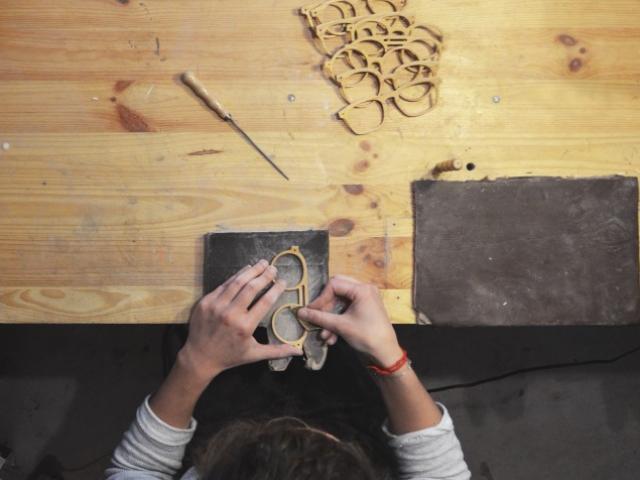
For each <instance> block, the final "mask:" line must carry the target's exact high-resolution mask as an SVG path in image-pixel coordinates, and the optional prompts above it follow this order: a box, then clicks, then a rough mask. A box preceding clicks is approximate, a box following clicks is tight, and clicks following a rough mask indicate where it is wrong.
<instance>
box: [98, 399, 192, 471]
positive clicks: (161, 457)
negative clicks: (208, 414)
mask: <svg viewBox="0 0 640 480" xmlns="http://www.w3.org/2000/svg"><path fill="white" fill-rule="evenodd" d="M195 429H196V421H195V419H193V418H192V419H191V422H190V424H189V427H188V428H186V429H180V428H174V427H172V426H170V425H167V424H166V423H165V422H163V421H162V420H161V419H160V418H158V417H157V416H156V414H155V413H153V410H151V408H150V407H149V397H147V398H146V399H145V401H144V403H143V404H142V405H141V406H140V407H139V408H138V411H137V412H136V418H135V420H134V421H133V423H132V424H131V426H130V427H129V430H127V431H126V432H125V434H124V436H123V438H122V441H121V442H120V445H118V447H117V448H116V450H115V452H114V453H113V456H112V457H111V465H110V466H109V468H107V470H106V472H105V478H106V479H107V480H142V479H145V480H150V479H159V480H171V479H173V478H174V475H175V474H176V472H177V471H178V470H179V469H180V467H181V466H182V457H183V456H184V451H185V448H186V446H187V444H188V443H189V442H190V441H191V438H192V437H193V433H194V432H195Z"/></svg>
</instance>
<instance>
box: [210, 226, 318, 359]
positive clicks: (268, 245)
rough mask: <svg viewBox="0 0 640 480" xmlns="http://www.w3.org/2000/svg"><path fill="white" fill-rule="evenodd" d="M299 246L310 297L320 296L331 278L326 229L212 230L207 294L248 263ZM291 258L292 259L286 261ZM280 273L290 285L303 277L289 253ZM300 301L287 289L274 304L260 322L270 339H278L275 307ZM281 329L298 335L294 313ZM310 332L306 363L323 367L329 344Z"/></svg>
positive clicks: (290, 336) (306, 346) (292, 336)
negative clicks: (272, 324) (274, 328)
mask: <svg viewBox="0 0 640 480" xmlns="http://www.w3.org/2000/svg"><path fill="white" fill-rule="evenodd" d="M294 245H297V246H298V247H300V251H301V253H302V254H303V255H304V257H305V260H306V262H307V269H308V274H309V301H311V300H313V299H314V298H315V297H317V296H318V295H319V294H320V292H321V291H322V288H323V287H324V285H325V284H326V282H327V278H328V262H329V236H328V232H327V231H326V230H307V231H288V232H223V233H209V234H207V235H206V236H205V259H204V277H203V285H204V294H207V293H209V292H211V291H213V290H214V289H215V288H216V287H218V286H219V285H220V284H222V283H223V282H224V281H225V280H226V279H227V278H229V277H230V276H231V275H233V274H234V273H235V272H237V271H238V270H240V269H241V268H242V267H244V266H245V265H248V264H253V263H256V262H258V261H259V260H261V259H263V258H264V259H265V260H268V261H271V259H272V258H273V257H275V256H276V255H277V254H278V253H280V252H282V251H284V250H288V249H289V248H291V247H292V246H294ZM287 260H289V261H287ZM277 267H278V275H279V276H280V277H282V278H285V279H286V280H288V281H290V283H289V284H290V285H293V284H295V283H297V280H298V279H299V278H300V274H301V273H300V265H299V263H298V262H297V261H296V260H295V259H293V258H291V257H290V256H286V257H284V258H283V259H282V261H281V262H278V264H277ZM296 301H297V296H296V292H285V293H284V294H283V295H282V297H280V300H279V301H278V303H277V304H276V305H275V306H274V308H273V309H272V310H271V311H270V312H269V313H268V314H267V315H266V316H265V317H264V319H263V320H262V322H261V325H262V326H264V327H266V328H267V335H268V337H269V341H270V342H271V343H278V340H277V339H276V338H275V336H274V335H273V332H272V331H271V328H270V320H271V314H272V312H273V310H275V309H276V308H278V307H279V306H280V305H282V304H284V303H294V302H296ZM278 326H279V327H278V330H279V331H280V332H281V333H283V334H287V335H286V336H285V338H291V339H295V338H299V336H300V331H299V328H300V327H299V324H298V322H297V320H295V318H293V316H292V317H291V321H290V322H289V323H288V324H284V322H280V323H279V324H278ZM317 333H318V332H311V333H310V334H309V337H310V338H309V339H308V340H307V342H306V343H305V356H306V365H307V367H308V368H310V369H312V370H317V369H319V368H321V367H322V364H323V363H324V361H325V359H326V350H327V349H326V347H325V346H323V345H322V340H321V339H320V338H319V336H318V335H317ZM288 363H289V359H285V360H274V361H271V362H270V366H271V368H272V369H273V370H279V371H280V370H284V369H285V368H287V365H288Z"/></svg>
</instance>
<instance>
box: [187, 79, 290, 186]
mask: <svg viewBox="0 0 640 480" xmlns="http://www.w3.org/2000/svg"><path fill="white" fill-rule="evenodd" d="M182 81H183V82H184V84H185V85H186V86H188V87H189V88H190V89H191V90H193V93H195V94H196V95H197V96H198V97H200V98H201V99H202V101H203V102H204V103H206V104H207V106H208V107H209V108H210V109H211V110H213V111H214V112H216V114H217V115H218V116H219V117H220V118H221V119H222V120H224V121H225V122H229V123H230V124H231V125H232V126H233V127H234V128H235V129H236V130H237V131H238V132H239V133H240V134H241V135H242V136H243V137H244V138H245V139H246V140H247V141H248V142H249V143H250V144H251V145H253V147H254V148H255V149H256V150H257V151H258V152H259V153H260V155H262V156H263V157H264V159H265V160H266V161H267V162H269V164H270V165H271V166H272V167H273V168H275V169H276V171H277V172H278V173H279V174H280V175H282V176H283V177H284V178H285V179H287V180H289V177H287V175H286V174H285V173H284V172H283V171H282V170H280V168H279V167H278V166H277V165H276V164H275V163H274V162H273V160H271V159H270V158H269V155H267V154H266V153H265V152H264V150H262V149H261V148H260V147H259V146H258V145H257V144H256V142H254V141H253V140H252V139H251V137H250V136H249V135H247V133H246V132H245V131H244V130H242V128H240V126H239V125H238V124H237V123H236V121H235V120H234V119H233V117H232V116H231V113H229V112H228V111H227V109H225V108H224V107H223V106H222V103H220V101H219V100H218V99H216V98H215V97H213V96H212V95H211V94H210V93H209V92H208V91H207V89H206V88H204V85H202V83H201V82H200V80H198V79H197V78H196V76H195V75H194V74H193V72H184V73H183V74H182Z"/></svg>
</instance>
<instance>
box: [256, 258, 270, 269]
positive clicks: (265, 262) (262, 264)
mask: <svg viewBox="0 0 640 480" xmlns="http://www.w3.org/2000/svg"><path fill="white" fill-rule="evenodd" d="M258 265H260V266H262V267H266V266H267V265H269V262H267V261H266V260H265V259H264V258H263V259H262V260H260V261H259V262H258Z"/></svg>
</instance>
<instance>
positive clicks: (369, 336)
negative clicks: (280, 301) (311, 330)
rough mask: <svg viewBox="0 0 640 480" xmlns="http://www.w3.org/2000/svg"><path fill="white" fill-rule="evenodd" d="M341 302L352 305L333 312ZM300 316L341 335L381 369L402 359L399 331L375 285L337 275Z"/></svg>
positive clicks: (299, 313) (301, 311)
mask: <svg viewBox="0 0 640 480" xmlns="http://www.w3.org/2000/svg"><path fill="white" fill-rule="evenodd" d="M339 299H346V300H347V301H349V302H350V304H349V306H348V307H347V309H346V310H345V312H344V313H342V314H336V313H332V310H333V309H334V307H335V306H336V304H337V302H338V300H339ZM298 317H299V318H301V319H302V320H305V321H308V322H309V323H312V324H314V325H317V326H319V327H322V328H323V329H325V330H328V331H329V332H332V333H335V334H337V335H339V336H341V337H342V338H343V339H344V340H345V341H346V342H347V343H348V344H349V345H351V346H352V347H353V348H354V349H355V350H357V351H358V352H360V353H362V354H364V355H366V356H367V357H369V358H370V359H371V360H373V361H374V362H375V363H376V364H378V365H380V366H382V367H388V366H390V365H392V364H393V363H394V362H396V361H397V360H398V359H399V358H400V357H401V356H402V349H401V348H400V346H399V345H398V339H397V337H396V332H395V331H394V330H393V326H392V325H391V322H390V321H389V317H388V315H387V312H386V310H385V308H384V305H383V303H382V298H381V297H380V292H379V291H378V289H377V288H376V287H375V286H374V285H367V284H364V283H360V282H358V281H357V280H354V279H352V278H350V277H345V276H342V275H337V276H335V277H333V278H332V279H331V280H329V283H327V285H326V287H325V288H324V290H323V291H322V293H321V294H320V296H319V297H318V298H316V299H315V300H314V301H313V302H311V303H310V304H309V305H307V307H306V308H301V309H300V310H298ZM330 343H331V342H330Z"/></svg>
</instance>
